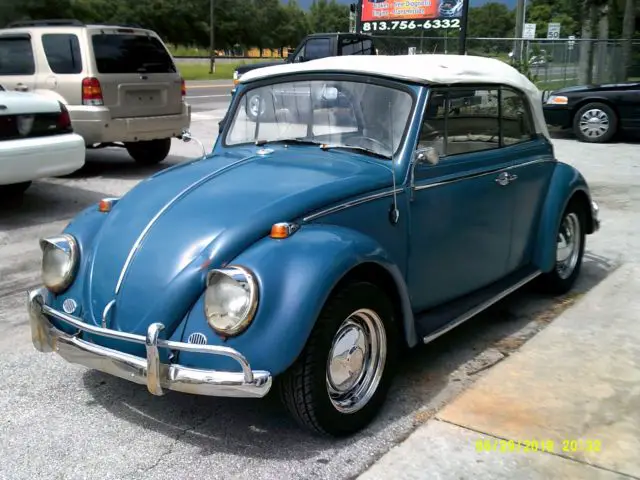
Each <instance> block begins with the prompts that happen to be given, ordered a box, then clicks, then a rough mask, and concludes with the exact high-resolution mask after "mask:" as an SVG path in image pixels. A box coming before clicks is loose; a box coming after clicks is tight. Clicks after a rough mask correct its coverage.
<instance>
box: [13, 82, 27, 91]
mask: <svg viewBox="0 0 640 480" xmlns="http://www.w3.org/2000/svg"><path fill="white" fill-rule="evenodd" d="M14 90H16V91H18V92H26V91H28V90H29V87H27V86H26V85H25V84H24V83H19V84H17V85H16V88H15V89H14Z"/></svg>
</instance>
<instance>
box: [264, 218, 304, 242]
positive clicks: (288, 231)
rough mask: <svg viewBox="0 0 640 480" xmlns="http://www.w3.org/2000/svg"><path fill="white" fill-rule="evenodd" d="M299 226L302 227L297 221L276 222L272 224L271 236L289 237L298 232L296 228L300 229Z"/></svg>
mask: <svg viewBox="0 0 640 480" xmlns="http://www.w3.org/2000/svg"><path fill="white" fill-rule="evenodd" d="M298 228H300V226H299V225H297V224H295V223H288V222H282V223H274V224H273V225H272V226H271V234H270V235H269V236H270V237H271V238H278V239H282V238H289V237H290V236H291V235H293V234H294V233H295V232H296V230H298Z"/></svg>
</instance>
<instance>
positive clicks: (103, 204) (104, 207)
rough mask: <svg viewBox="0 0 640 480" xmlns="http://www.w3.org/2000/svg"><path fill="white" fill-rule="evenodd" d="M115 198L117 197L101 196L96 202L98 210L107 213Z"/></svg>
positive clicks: (115, 200)
mask: <svg viewBox="0 0 640 480" xmlns="http://www.w3.org/2000/svg"><path fill="white" fill-rule="evenodd" d="M117 200H118V199H117V198H103V199H102V200H100V202H99V203H98V211H99V212H102V213H109V212H110V211H111V209H112V208H113V205H114V204H115V203H116V202H117Z"/></svg>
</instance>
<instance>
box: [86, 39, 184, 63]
mask: <svg viewBox="0 0 640 480" xmlns="http://www.w3.org/2000/svg"><path fill="white" fill-rule="evenodd" d="M92 43H93V53H94V56H95V59H96V67H97V69H98V72H100V73H175V72H176V67H175V65H174V63H173V59H172V58H171V56H170V55H169V53H168V52H167V50H166V49H165V48H164V45H162V42H160V41H159V40H158V39H157V38H155V37H151V36H146V35H134V34H130V35H127V34H97V35H93V38H92Z"/></svg>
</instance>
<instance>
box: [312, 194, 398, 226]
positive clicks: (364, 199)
mask: <svg viewBox="0 0 640 480" xmlns="http://www.w3.org/2000/svg"><path fill="white" fill-rule="evenodd" d="M402 191H403V189H402V188H396V189H395V190H394V189H391V190H387V191H385V192H379V193H374V194H372V195H367V196H365V197H361V198H357V199H355V200H350V201H348V202H344V203H341V204H338V205H334V206H333V207H329V208H325V209H323V210H319V211H317V212H316V213H312V214H310V215H307V216H306V217H304V218H303V219H302V223H308V222H311V221H313V220H316V219H317V218H320V217H323V216H325V215H329V214H331V213H336V212H339V211H340V210H345V209H347V208H351V207H355V206H356V205H361V204H363V203H367V202H370V201H372V200H378V199H380V198H385V197H390V196H392V195H393V194H394V193H402Z"/></svg>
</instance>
